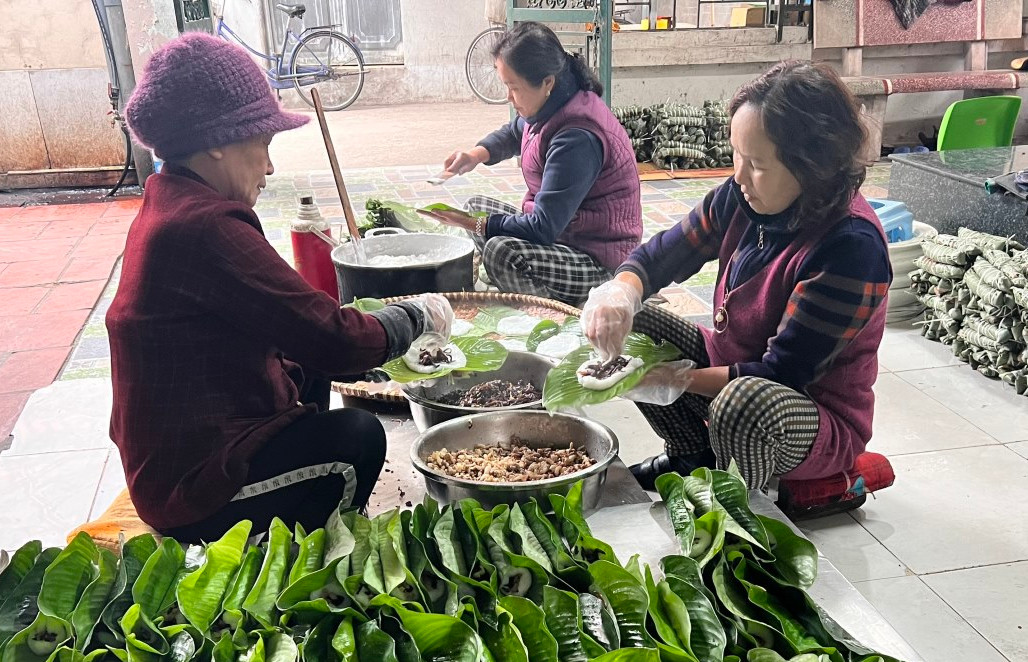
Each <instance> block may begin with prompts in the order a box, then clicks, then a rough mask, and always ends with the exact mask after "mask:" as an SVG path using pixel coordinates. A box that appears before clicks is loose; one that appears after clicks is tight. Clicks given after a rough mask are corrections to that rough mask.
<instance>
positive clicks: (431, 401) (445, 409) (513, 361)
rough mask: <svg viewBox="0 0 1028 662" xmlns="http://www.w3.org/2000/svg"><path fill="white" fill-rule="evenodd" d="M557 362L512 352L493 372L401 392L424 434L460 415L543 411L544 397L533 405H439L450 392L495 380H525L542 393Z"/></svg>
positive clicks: (409, 387) (416, 385)
mask: <svg viewBox="0 0 1028 662" xmlns="http://www.w3.org/2000/svg"><path fill="white" fill-rule="evenodd" d="M553 366H554V363H553V362H552V361H551V360H550V359H548V358H546V357H544V356H539V355H538V354H533V353H531V352H509V353H508V354H507V360H506V361H504V363H503V367H501V368H500V369H499V370H492V371H490V372H476V373H471V374H468V375H463V376H459V377H452V378H449V379H447V378H445V377H444V378H443V379H438V380H435V382H434V383H432V384H431V385H429V386H425V385H424V383H417V382H414V383H410V384H403V385H402V386H401V391H402V392H403V395H404V396H405V397H406V398H407V400H409V401H410V413H411V416H413V417H414V424H415V425H416V426H417V427H418V432H424V431H425V430H427V429H429V428H430V427H432V426H433V425H438V424H439V423H442V422H444V421H449V420H452V419H454V418H460V417H461V416H470V415H473V414H482V413H485V412H493V411H517V410H520V409H542V407H543V401H542V398H540V399H539V400H536V401H534V402H528V403H525V404H523V405H514V406H511V407H458V406H456V405H445V404H443V403H441V402H439V398H441V397H443V396H444V395H446V394H447V393H450V392H452V391H457V390H465V389H469V388H471V387H472V386H475V385H477V384H481V383H483V382H489V381H492V380H494V379H505V380H508V381H512V382H516V381H518V380H521V379H523V380H525V381H526V382H528V383H529V384H531V385H533V386H535V387H536V388H537V389H539V392H540V393H541V392H542V390H543V384H544V383H545V382H546V375H548V374H550V370H551V369H552V368H553Z"/></svg>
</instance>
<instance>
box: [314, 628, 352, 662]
mask: <svg viewBox="0 0 1028 662" xmlns="http://www.w3.org/2000/svg"><path fill="white" fill-rule="evenodd" d="M353 623H354V621H353V619H352V618H350V617H346V618H344V619H343V620H342V621H340V622H339V626H338V627H337V628H336V631H335V633H334V634H333V635H332V642H331V643H332V650H334V651H335V653H336V655H338V656H339V658H340V659H341V660H342V662H359V659H358V658H357V634H356V633H355V632H354V629H353ZM318 662H320V660H319V661H318Z"/></svg>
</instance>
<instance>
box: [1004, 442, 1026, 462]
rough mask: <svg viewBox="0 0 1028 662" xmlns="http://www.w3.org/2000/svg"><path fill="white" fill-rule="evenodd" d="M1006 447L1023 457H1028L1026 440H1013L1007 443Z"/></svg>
mask: <svg viewBox="0 0 1028 662" xmlns="http://www.w3.org/2000/svg"><path fill="white" fill-rule="evenodd" d="M1007 448H1009V449H1010V450H1012V451H1014V452H1015V453H1017V454H1018V455H1020V456H1021V457H1024V458H1028V441H1015V442H1014V443H1012V444H1007Z"/></svg>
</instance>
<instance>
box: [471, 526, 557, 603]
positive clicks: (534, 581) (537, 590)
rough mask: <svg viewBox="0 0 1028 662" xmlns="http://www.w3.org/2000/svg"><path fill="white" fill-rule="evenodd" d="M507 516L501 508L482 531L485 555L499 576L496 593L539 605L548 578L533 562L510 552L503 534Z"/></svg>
mask: <svg viewBox="0 0 1028 662" xmlns="http://www.w3.org/2000/svg"><path fill="white" fill-rule="evenodd" d="M509 517H510V510H509V509H508V508H507V506H502V508H501V509H500V510H499V514H498V515H497V516H495V517H494V518H493V520H492V521H491V522H490V523H489V525H488V526H487V527H486V529H485V531H484V532H481V533H482V541H483V543H484V544H485V548H486V552H487V553H488V554H489V558H490V560H491V561H492V565H493V567H495V568H496V571H497V572H498V573H499V575H500V577H499V582H498V588H499V593H500V595H515V596H517V597H528V598H529V599H531V600H532V601H534V602H541V601H542V596H543V586H546V584H548V583H549V575H547V573H546V570H544V569H543V567H542V566H541V565H539V564H538V563H536V562H535V561H533V560H532V559H530V558H528V557H527V556H522V555H520V554H516V553H514V552H513V550H512V547H511V546H510V544H509V543H508V541H507V537H506V534H505V529H506V527H507V524H508V521H509Z"/></svg>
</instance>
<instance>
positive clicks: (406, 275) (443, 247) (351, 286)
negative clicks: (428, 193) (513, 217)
mask: <svg viewBox="0 0 1028 662" xmlns="http://www.w3.org/2000/svg"><path fill="white" fill-rule="evenodd" d="M383 229H385V230H391V231H392V232H391V233H389V232H381V231H380V232H374V231H373V232H372V233H371V234H370V236H368V237H365V238H364V239H363V240H362V241H361V244H362V246H363V247H364V252H365V254H366V256H367V258H368V259H369V260H370V259H372V258H375V257H378V256H391V257H403V256H408V255H430V256H432V257H433V258H434V259H433V260H432V261H431V262H419V263H417V264H413V265H409V266H375V265H372V264H367V263H358V262H357V260H356V258H355V256H354V245H353V242H349V243H346V244H342V245H341V246H337V247H336V248H334V249H333V250H332V263H333V264H334V265H335V268H336V277H337V279H338V281H339V297H340V299H339V300H340V301H342V302H343V303H347V302H350V301H353V300H354V299H355V298H357V299H362V298H366V297H371V298H375V299H384V298H386V297H396V296H404V295H408V294H424V293H425V292H460V291H463V290H471V289H473V287H474V283H475V280H474V271H473V269H472V258H473V255H474V252H475V244H474V242H472V241H471V240H470V239H468V238H465V237H454V236H450V235H441V234H422V233H417V234H415V233H410V234H408V233H404V232H403V231H402V230H399V231H397V229H396V228H383Z"/></svg>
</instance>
